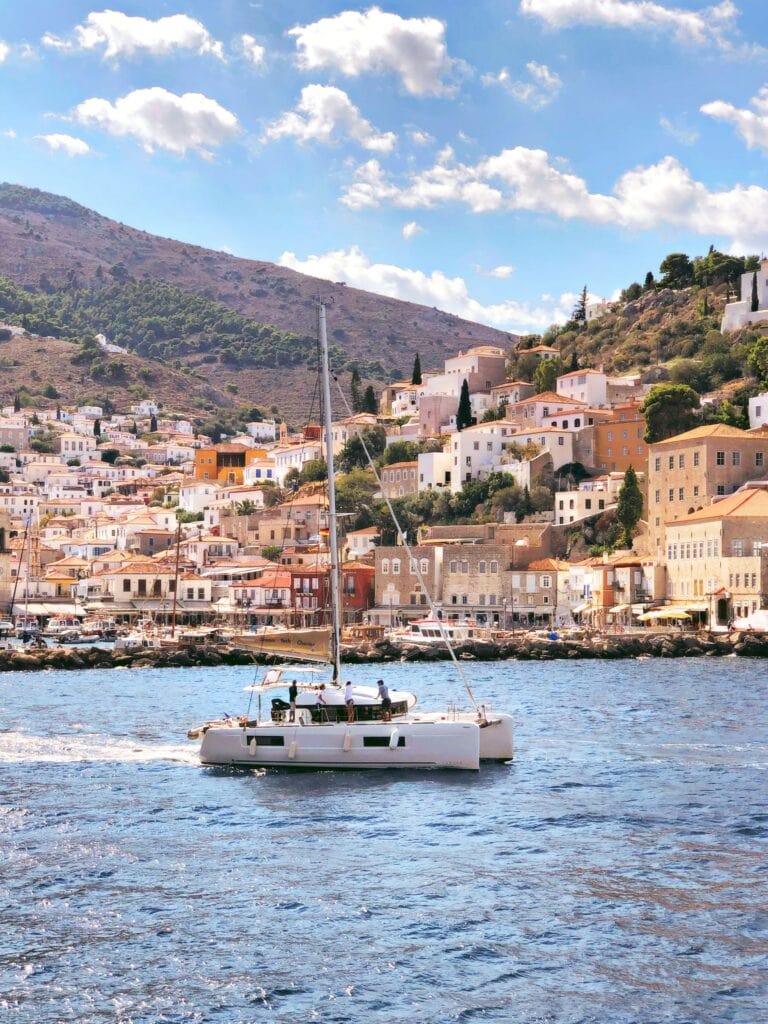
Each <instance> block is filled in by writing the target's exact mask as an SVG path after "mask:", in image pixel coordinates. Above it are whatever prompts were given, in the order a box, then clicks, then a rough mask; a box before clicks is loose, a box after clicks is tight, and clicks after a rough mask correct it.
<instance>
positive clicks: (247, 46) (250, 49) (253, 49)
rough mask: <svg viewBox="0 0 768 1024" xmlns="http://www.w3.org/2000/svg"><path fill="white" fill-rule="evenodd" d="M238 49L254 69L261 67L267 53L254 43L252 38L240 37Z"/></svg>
mask: <svg viewBox="0 0 768 1024" xmlns="http://www.w3.org/2000/svg"><path fill="white" fill-rule="evenodd" d="M240 47H241V49H242V52H243V56H244V57H245V59H246V60H249V61H250V62H251V64H255V65H256V67H261V66H262V64H263V63H264V57H265V56H266V52H267V51H266V50H265V49H264V47H263V46H261V45H260V44H259V43H257V42H256V39H255V37H254V36H249V35H242V36H240Z"/></svg>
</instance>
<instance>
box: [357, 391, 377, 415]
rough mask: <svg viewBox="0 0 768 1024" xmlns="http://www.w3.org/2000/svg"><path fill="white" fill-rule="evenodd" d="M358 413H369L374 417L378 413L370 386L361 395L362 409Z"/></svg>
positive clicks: (373, 392) (374, 394) (374, 395)
mask: <svg viewBox="0 0 768 1024" xmlns="http://www.w3.org/2000/svg"><path fill="white" fill-rule="evenodd" d="M360 411H361V412H371V413H373V414H374V416H375V415H376V413H377V412H378V411H379V403H378V402H377V401H376V392H375V391H374V390H373V385H372V384H369V385H368V387H367V388H366V389H365V394H364V395H363V401H362V408H361V410H360Z"/></svg>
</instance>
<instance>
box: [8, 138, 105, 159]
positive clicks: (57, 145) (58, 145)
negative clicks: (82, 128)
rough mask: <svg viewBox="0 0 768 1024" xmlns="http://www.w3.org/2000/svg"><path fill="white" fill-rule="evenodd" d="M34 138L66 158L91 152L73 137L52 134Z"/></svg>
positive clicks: (83, 142) (86, 144)
mask: <svg viewBox="0 0 768 1024" xmlns="http://www.w3.org/2000/svg"><path fill="white" fill-rule="evenodd" d="M14 135H15V133H14ZM35 138H36V139H37V140H38V142H44V143H45V145H46V146H48V148H49V149H51V150H53V152H54V153H65V154H66V155H67V156H86V155H87V154H88V153H91V152H93V150H92V149H91V147H90V146H89V145H88V143H87V142H85V141H84V140H83V139H78V138H76V137H75V136H74V135H65V134H62V133H53V134H52V135H35Z"/></svg>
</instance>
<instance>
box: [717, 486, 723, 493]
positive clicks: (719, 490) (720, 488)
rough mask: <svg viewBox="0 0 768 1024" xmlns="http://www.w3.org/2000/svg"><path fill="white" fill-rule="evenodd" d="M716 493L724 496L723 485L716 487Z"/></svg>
mask: <svg viewBox="0 0 768 1024" xmlns="http://www.w3.org/2000/svg"><path fill="white" fill-rule="evenodd" d="M717 493H718V494H725V484H718V485H717Z"/></svg>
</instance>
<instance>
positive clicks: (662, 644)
mask: <svg viewBox="0 0 768 1024" xmlns="http://www.w3.org/2000/svg"><path fill="white" fill-rule="evenodd" d="M454 650H455V652H456V656H457V657H458V658H460V659H461V660H462V661H505V660H507V659H516V660H518V661H558V660H564V659H565V660H575V659H579V658H583V659H601V660H608V659H617V658H717V657H725V656H726V655H731V654H735V655H738V656H740V657H747V658H768V633H755V632H748V633H741V632H733V633H717V634H708V633H695V634H694V633H652V634H647V635H646V634H628V635H618V636H614V635H610V636H607V635H599V636H594V637H590V638H588V639H584V640H555V641H552V640H545V639H543V638H538V637H536V638H533V637H527V636H521V637H520V638H514V639H509V640H504V641H502V642H499V643H492V642H490V641H486V640H473V641H468V642H467V643H462V644H457V645H456V646H455V647H454ZM449 657H450V655H449V653H448V651H447V650H446V649H445V647H444V646H442V645H436V646H434V647H431V646H430V647H422V646H417V645H416V644H408V643H392V642H391V641H389V640H380V641H377V642H376V643H365V644H359V645H355V646H350V645H346V644H345V645H344V648H343V653H342V658H343V661H344V662H345V664H348V665H350V664H368V663H375V662H387V661H446V660H447V659H448V658H449ZM277 661H278V659H277V658H275V657H273V656H258V655H254V654H252V653H250V652H248V651H243V650H239V649H236V648H231V647H220V646H219V647H205V646H200V647H170V648H159V649H158V648H138V649H136V650H128V651H126V650H120V651H112V650H109V649H104V648H100V647H76V648H72V647H50V648H43V649H32V650H22V649H19V648H9V649H6V650H2V651H0V672H20V671H32V672H40V671H44V670H45V669H71V670H78V671H82V670H84V669H89V668H191V667H193V666H216V665H252V664H262V665H271V664H275V663H276V662H277Z"/></svg>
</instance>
